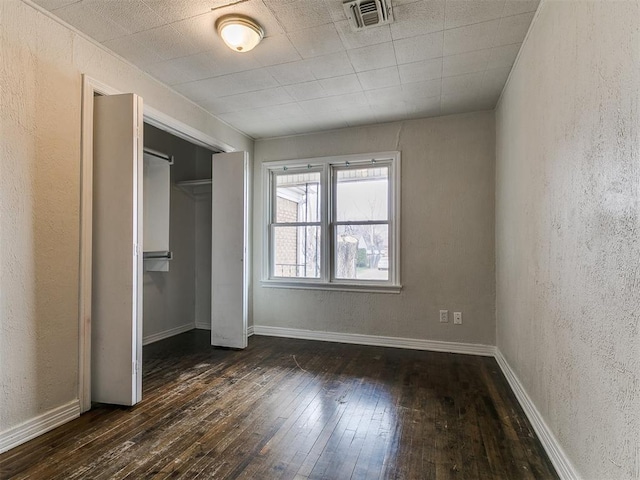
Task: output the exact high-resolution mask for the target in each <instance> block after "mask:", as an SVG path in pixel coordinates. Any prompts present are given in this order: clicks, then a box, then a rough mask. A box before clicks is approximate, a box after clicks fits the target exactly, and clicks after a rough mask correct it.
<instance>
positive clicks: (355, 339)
mask: <svg viewBox="0 0 640 480" xmlns="http://www.w3.org/2000/svg"><path fill="white" fill-rule="evenodd" d="M253 333H254V334H255V335H265V336H270V337H288V338H300V339H303V340H320V341H323V342H338V343H353V344H357V345H374V346H377V347H394V348H408V349H412V350H430V351H433V352H447V353H462V354H466V355H481V356H485V357H493V356H494V354H495V348H496V347H494V346H493V345H482V344H476V343H456V342H441V341H438V340H421V339H415V338H400V337H381V336H377V335H362V334H359V333H336V332H318V331H315V330H300V329H297V328H280V327H268V326H264V325H254V327H253Z"/></svg>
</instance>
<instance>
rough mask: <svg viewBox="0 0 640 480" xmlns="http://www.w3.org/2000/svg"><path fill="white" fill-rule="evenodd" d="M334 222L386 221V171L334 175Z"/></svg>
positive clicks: (376, 169)
mask: <svg viewBox="0 0 640 480" xmlns="http://www.w3.org/2000/svg"><path fill="white" fill-rule="evenodd" d="M335 202H336V220H337V221H338V222H353V221H375V220H381V221H387V220H389V167H373V166H372V167H366V168H355V167H353V168H347V169H339V170H337V171H336V199H335Z"/></svg>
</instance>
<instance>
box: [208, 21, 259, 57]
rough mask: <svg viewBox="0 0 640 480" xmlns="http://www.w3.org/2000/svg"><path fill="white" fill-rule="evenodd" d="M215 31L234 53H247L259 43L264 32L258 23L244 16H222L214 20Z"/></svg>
mask: <svg viewBox="0 0 640 480" xmlns="http://www.w3.org/2000/svg"><path fill="white" fill-rule="evenodd" d="M216 30H217V31H218V35H220V37H222V40H224V43H226V44H227V46H228V47H229V48H230V49H231V50H233V51H234V52H241V53H244V52H248V51H249V50H252V49H253V48H254V47H255V46H256V45H258V44H259V43H260V40H262V38H263V37H264V30H263V29H262V27H261V26H260V24H259V23H258V22H256V21H255V20H253V19H252V18H249V17H247V16H245V15H239V14H230V15H224V16H222V17H220V18H219V19H218V20H216Z"/></svg>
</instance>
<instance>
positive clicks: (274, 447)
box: [0, 330, 558, 480]
mask: <svg viewBox="0 0 640 480" xmlns="http://www.w3.org/2000/svg"><path fill="white" fill-rule="evenodd" d="M143 379H144V380H143V382H144V394H143V401H142V402H141V403H140V404H138V405H136V406H134V407H131V408H126V407H114V406H108V405H94V407H93V408H92V410H91V411H89V412H87V413H86V414H83V415H82V416H81V417H80V418H79V419H77V420H74V421H72V422H70V423H68V424H66V425H63V426H62V427H59V428H57V429H55V430H53V431H51V432H48V433H46V434H45V435H42V436H40V437H39V438H36V439H34V440H32V441H30V442H27V443H25V444H24V445H21V446H19V447H17V448H15V449H13V450H11V451H9V452H6V453H4V454H1V455H0V478H1V479H2V480H9V479H12V480H13V479H35V480H38V479H46V480H63V479H64V480H74V479H91V480H106V479H118V480H121V479H128V480H137V479H140V478H144V479H185V480H186V479H188V480H192V479H210V478H216V479H265V480H272V479H287V480H310V479H331V480H342V479H345V480H347V479H353V480H359V479H360V480H369V479H377V478H378V479H402V480H412V479H420V480H443V479H476V478H477V479H482V480H485V479H524V480H526V479H533V478H535V479H543V480H544V479H557V478H558V477H557V475H556V473H555V472H554V470H553V467H552V466H551V463H550V461H549V459H548V458H547V456H546V455H545V453H544V450H543V448H542V446H541V445H540V442H539V441H538V440H537V438H536V436H535V433H534V432H533V430H532V428H531V425H530V424H529V422H528V421H527V419H526V417H525V416H524V413H523V411H522V409H521V408H520V406H519V405H518V404H517V401H516V399H515V397H514V395H513V393H512V392H511V391H510V390H509V387H508V384H507V382H506V379H505V378H504V376H502V373H501V372H500V370H499V367H498V365H497V364H496V362H495V360H494V359H492V358H485V357H473V356H467V355H453V354H446V353H435V352H422V351H411V350H398V349H391V348H381V347H369V346H358V345H344V344H337V343H327V342H313V341H305V340H292V339H285V338H269V337H259V336H254V337H252V338H251V339H250V342H249V346H248V348H246V349H245V350H242V351H234V350H225V349H216V348H212V347H211V346H210V345H209V333H208V332H206V331H200V330H194V331H191V332H187V333H185V334H182V335H179V336H176V337H173V338H171V339H167V340H163V341H161V342H157V343H155V344H152V345H149V346H147V347H145V349H144V369H143Z"/></svg>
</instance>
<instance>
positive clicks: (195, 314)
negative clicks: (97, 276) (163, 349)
mask: <svg viewBox="0 0 640 480" xmlns="http://www.w3.org/2000/svg"><path fill="white" fill-rule="evenodd" d="M144 148H145V154H144V157H145V159H144V182H143V183H144V190H143V194H144V216H143V218H144V253H143V255H144V262H143V263H144V273H143V299H144V301H143V314H142V316H143V344H144V345H146V344H149V343H152V342H155V341H158V340H162V339H163V338H167V337H170V336H173V335H177V334H179V333H182V332H186V331H188V330H191V329H193V328H195V327H198V328H205V329H210V328H211V157H212V155H213V154H214V153H217V152H213V151H211V150H208V149H206V148H204V147H201V146H198V145H194V144H192V143H189V142H187V141H186V140H183V139H181V138H178V137H176V136H174V135H172V134H170V133H168V132H165V131H163V130H160V129H158V128H156V127H153V126H151V125H149V124H146V123H145V125H144ZM150 152H153V153H157V154H159V155H160V156H156V157H155V158H154V157H153V156H152V155H151V154H150ZM162 169H164V170H165V171H166V172H167V179H166V185H165V182H164V178H162V177H163V176H162V175H161V174H159V173H158V172H157V170H160V171H161V170H162ZM165 196H166V198H164V197H165ZM163 237H164V238H166V242H163Z"/></svg>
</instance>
